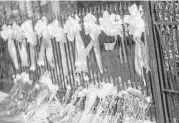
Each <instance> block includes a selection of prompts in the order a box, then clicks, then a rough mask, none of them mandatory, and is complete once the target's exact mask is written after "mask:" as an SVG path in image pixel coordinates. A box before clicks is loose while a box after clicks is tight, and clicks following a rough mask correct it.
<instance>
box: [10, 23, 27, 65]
mask: <svg viewBox="0 0 179 123" xmlns="http://www.w3.org/2000/svg"><path fill="white" fill-rule="evenodd" d="M12 30H13V33H12V35H13V36H12V37H13V39H14V40H16V41H18V49H19V54H20V58H21V64H22V66H23V67H27V66H29V64H28V61H27V60H28V57H27V49H26V40H25V37H24V36H23V35H22V30H21V28H20V27H19V26H18V25H17V24H16V23H15V22H13V24H12ZM20 42H21V45H20Z"/></svg>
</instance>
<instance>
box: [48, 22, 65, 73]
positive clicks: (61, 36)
mask: <svg viewBox="0 0 179 123" xmlns="http://www.w3.org/2000/svg"><path fill="white" fill-rule="evenodd" d="M48 30H49V34H50V36H51V37H52V38H55V39H56V41H57V42H59V44H60V52H61V56H62V67H63V72H64V75H65V76H67V75H68V66H67V58H66V53H65V46H64V43H66V42H67V40H66V36H65V32H64V29H63V28H61V27H60V25H59V22H58V20H57V19H55V20H54V21H53V22H52V23H51V24H49V25H48Z"/></svg>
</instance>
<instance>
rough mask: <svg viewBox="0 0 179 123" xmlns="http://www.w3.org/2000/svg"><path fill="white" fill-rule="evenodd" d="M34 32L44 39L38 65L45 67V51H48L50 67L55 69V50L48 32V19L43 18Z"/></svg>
mask: <svg viewBox="0 0 179 123" xmlns="http://www.w3.org/2000/svg"><path fill="white" fill-rule="evenodd" d="M34 30H35V31H36V33H37V35H38V36H39V37H42V38H43V41H42V44H41V48H40V53H39V59H38V65H39V66H44V65H45V63H44V60H45V50H46V56H47V61H48V63H49V65H50V66H51V67H52V68H53V67H54V61H53V49H52V42H51V40H50V35H49V32H48V25H47V18H46V17H42V19H41V20H39V21H37V23H36V25H35V27H34Z"/></svg>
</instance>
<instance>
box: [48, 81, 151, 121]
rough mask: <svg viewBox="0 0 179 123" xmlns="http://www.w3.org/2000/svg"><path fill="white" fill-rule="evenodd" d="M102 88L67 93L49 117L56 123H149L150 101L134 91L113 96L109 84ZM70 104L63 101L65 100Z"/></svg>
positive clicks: (126, 91) (113, 93)
mask: <svg viewBox="0 0 179 123" xmlns="http://www.w3.org/2000/svg"><path fill="white" fill-rule="evenodd" d="M101 86H102V88H98V87H96V86H94V85H90V87H89V88H88V89H83V88H79V89H78V90H77V91H75V92H74V94H73V95H71V94H70V93H69V92H71V90H70V89H69V90H68V91H67V92H68V93H67V95H66V96H65V98H64V100H63V102H62V103H61V104H62V105H60V106H59V104H56V106H55V105H54V107H57V106H58V108H59V109H57V110H56V112H55V113H53V114H52V115H51V117H50V120H51V121H52V122H60V123H67V122H68V123H91V122H92V123H98V122H101V123H111V122H113V123H117V122H121V123H140V122H141V123H143V122H147V123H151V121H149V120H148V117H147V115H146V114H147V111H148V109H149V108H150V97H146V96H145V95H143V94H142V93H141V91H139V90H136V89H134V88H128V89H127V90H124V91H120V92H117V89H116V87H114V86H113V85H112V84H104V83H102V84H101ZM67 98H68V99H69V98H70V101H68V103H67V101H65V99H67Z"/></svg>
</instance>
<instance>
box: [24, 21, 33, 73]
mask: <svg viewBox="0 0 179 123" xmlns="http://www.w3.org/2000/svg"><path fill="white" fill-rule="evenodd" d="M21 30H22V35H23V36H24V37H25V38H26V39H27V42H28V43H30V60H31V66H30V70H32V71H34V70H35V69H36V64H35V45H36V44H37V38H36V35H35V32H34V31H33V26H32V20H26V21H25V22H24V23H23V24H22V25H21Z"/></svg>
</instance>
